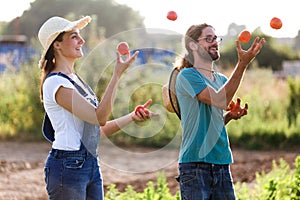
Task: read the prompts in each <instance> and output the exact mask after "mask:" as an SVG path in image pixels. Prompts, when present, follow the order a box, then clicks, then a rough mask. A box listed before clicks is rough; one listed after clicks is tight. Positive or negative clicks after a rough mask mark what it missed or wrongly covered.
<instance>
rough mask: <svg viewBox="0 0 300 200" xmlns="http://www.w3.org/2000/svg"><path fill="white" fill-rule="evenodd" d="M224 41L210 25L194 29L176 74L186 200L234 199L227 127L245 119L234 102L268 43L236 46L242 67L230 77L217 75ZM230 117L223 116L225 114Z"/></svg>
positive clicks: (189, 32)
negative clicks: (244, 46)
mask: <svg viewBox="0 0 300 200" xmlns="http://www.w3.org/2000/svg"><path fill="white" fill-rule="evenodd" d="M220 42H221V38H219V37H217V36H216V34H215V29H214V28H213V27H212V26H211V25H208V24H199V25H192V26H191V27H190V28H189V29H188V30H187V32H186V35H185V48H186V50H187V54H186V55H185V56H184V58H183V59H182V62H181V63H180V65H179V66H177V68H179V69H180V73H179V74H178V77H177V81H176V94H177V98H178V102H179V107H180V111H181V125H182V129H183V135H182V144H181V148H180V155H179V180H180V193H181V198H182V199H188V200H201V199H212V200H216V199H220V200H225V199H235V194H234V189H233V182H232V177H231V173H230V168H229V164H231V163H233V158H232V153H231V149H230V145H229V140H228V135H227V132H226V128H225V125H226V124H227V123H228V122H229V121H230V120H231V119H239V118H240V117H242V116H243V115H245V114H247V105H246V106H245V107H244V108H241V107H240V99H238V101H237V103H236V104H235V103H234V102H233V101H232V99H233V97H234V95H235V94H236V91H237V90H238V88H239V85H240V83H241V81H242V79H243V76H244V73H245V71H246V69H247V66H248V65H249V63H250V62H251V61H252V60H253V59H254V58H255V56H256V55H257V54H258V53H259V51H260V49H261V48H262V46H263V44H264V42H265V40H264V39H263V38H262V39H259V38H256V39H255V40H254V41H253V43H252V45H251V47H250V48H249V49H248V50H243V49H241V46H240V43H239V42H238V41H237V42H236V48H237V52H238V62H237V65H236V66H235V68H234V70H233V72H232V74H231V76H230V77H229V78H228V79H227V78H226V77H225V76H224V75H222V74H220V73H217V72H215V71H214V68H213V65H214V61H216V60H218V59H219V58H220V53H219V43H220ZM228 107H231V109H230V111H229V112H227V113H226V114H225V115H223V113H224V111H226V110H229V109H228Z"/></svg>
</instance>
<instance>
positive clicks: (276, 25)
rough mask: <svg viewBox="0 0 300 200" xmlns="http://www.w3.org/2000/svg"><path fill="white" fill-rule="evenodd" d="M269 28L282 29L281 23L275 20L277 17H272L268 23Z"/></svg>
mask: <svg viewBox="0 0 300 200" xmlns="http://www.w3.org/2000/svg"><path fill="white" fill-rule="evenodd" d="M270 26H271V27H272V28H273V29H280V28H281V27H282V21H281V19H279V18H277V17H273V18H272V19H271V21H270Z"/></svg>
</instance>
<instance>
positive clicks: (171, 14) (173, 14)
mask: <svg viewBox="0 0 300 200" xmlns="http://www.w3.org/2000/svg"><path fill="white" fill-rule="evenodd" d="M167 18H168V19H169V20H172V21H175V20H176V19H177V13H176V12H175V11H169V12H168V14H167Z"/></svg>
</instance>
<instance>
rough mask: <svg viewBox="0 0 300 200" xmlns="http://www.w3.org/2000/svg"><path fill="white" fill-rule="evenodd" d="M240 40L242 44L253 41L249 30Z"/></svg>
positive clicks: (245, 31)
mask: <svg viewBox="0 0 300 200" xmlns="http://www.w3.org/2000/svg"><path fill="white" fill-rule="evenodd" d="M238 39H239V41H240V42H249V40H250V39H251V33H250V32H249V31H247V30H243V31H242V32H241V33H240V34H239V36H238Z"/></svg>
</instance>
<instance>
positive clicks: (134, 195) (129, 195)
mask: <svg viewBox="0 0 300 200" xmlns="http://www.w3.org/2000/svg"><path fill="white" fill-rule="evenodd" d="M105 199H107V200H180V195H179V191H178V192H177V193H176V195H175V196H172V195H171V193H170V191H169V188H168V184H167V182H166V178H165V175H164V174H163V173H160V174H158V176H157V182H156V184H155V183H153V182H152V181H149V182H148V183H147V187H146V188H145V189H144V191H143V192H141V193H139V192H136V191H134V189H133V187H132V186H131V185H128V186H127V188H126V189H125V191H124V192H120V191H119V190H118V189H117V188H116V185H115V184H111V185H110V186H108V192H107V194H106V195H105Z"/></svg>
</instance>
